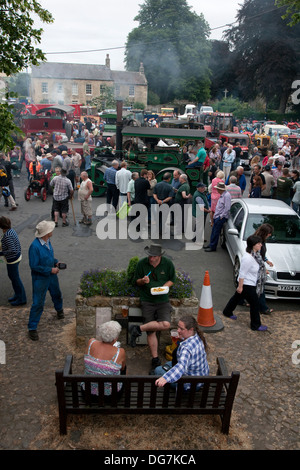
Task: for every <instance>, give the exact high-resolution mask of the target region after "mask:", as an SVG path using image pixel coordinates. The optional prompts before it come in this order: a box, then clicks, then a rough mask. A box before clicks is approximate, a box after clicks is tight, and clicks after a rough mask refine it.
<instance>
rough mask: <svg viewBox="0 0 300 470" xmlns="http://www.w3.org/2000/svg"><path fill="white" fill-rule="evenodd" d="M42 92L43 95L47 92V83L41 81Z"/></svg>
mask: <svg viewBox="0 0 300 470" xmlns="http://www.w3.org/2000/svg"><path fill="white" fill-rule="evenodd" d="M42 93H43V95H45V94H47V93H48V83H47V82H42Z"/></svg>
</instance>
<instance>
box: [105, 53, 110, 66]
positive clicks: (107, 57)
mask: <svg viewBox="0 0 300 470" xmlns="http://www.w3.org/2000/svg"><path fill="white" fill-rule="evenodd" d="M105 67H107V68H108V69H110V58H109V54H106V59H105Z"/></svg>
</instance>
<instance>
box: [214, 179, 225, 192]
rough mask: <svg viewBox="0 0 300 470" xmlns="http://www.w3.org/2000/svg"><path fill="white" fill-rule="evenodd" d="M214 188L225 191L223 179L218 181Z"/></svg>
mask: <svg viewBox="0 0 300 470" xmlns="http://www.w3.org/2000/svg"><path fill="white" fill-rule="evenodd" d="M216 189H219V190H220V191H226V186H225V183H223V181H219V182H218V184H217V186H216Z"/></svg>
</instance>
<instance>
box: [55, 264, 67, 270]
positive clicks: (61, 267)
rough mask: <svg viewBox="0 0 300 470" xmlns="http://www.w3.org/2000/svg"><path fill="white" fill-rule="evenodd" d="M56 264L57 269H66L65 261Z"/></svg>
mask: <svg viewBox="0 0 300 470" xmlns="http://www.w3.org/2000/svg"><path fill="white" fill-rule="evenodd" d="M56 266H57V267H58V269H66V268H67V265H66V263H57V265H56Z"/></svg>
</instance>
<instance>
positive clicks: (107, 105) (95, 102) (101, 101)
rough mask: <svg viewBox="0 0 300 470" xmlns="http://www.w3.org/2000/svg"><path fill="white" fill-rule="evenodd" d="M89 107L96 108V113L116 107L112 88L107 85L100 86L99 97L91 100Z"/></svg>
mask: <svg viewBox="0 0 300 470" xmlns="http://www.w3.org/2000/svg"><path fill="white" fill-rule="evenodd" d="M91 105H92V106H96V108H97V110H98V112H101V111H104V110H105V109H111V108H115V107H116V98H115V95H114V87H110V86H108V85H103V86H101V95H100V96H97V97H95V98H93V99H92V100H91Z"/></svg>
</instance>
